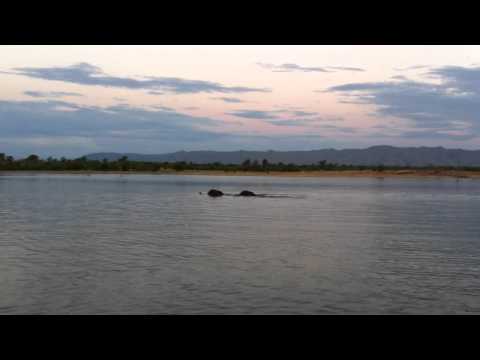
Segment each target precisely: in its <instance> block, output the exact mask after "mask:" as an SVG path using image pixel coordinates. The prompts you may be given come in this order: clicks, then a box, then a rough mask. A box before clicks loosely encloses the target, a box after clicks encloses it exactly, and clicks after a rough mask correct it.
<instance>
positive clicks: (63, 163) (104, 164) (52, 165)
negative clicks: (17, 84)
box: [0, 153, 480, 172]
mask: <svg viewBox="0 0 480 360" xmlns="http://www.w3.org/2000/svg"><path fill="white" fill-rule="evenodd" d="M17 170H23V171H36V170H37V171H38V170H42V171H148V172H155V171H161V170H171V171H185V170H217V171H231V172H234V171H265V172H269V171H286V172H289V171H290V172H294V171H315V170H317V171H318V170H325V171H332V170H337V171H338V170H374V171H378V172H382V171H387V170H437V171H441V170H442V171H443V170H467V171H480V167H472V166H433V165H430V166H423V167H413V166H387V165H383V164H379V165H375V166H364V165H343V164H334V163H328V162H327V161H325V160H322V161H318V162H317V163H315V164H310V165H297V164H292V163H290V164H284V163H282V162H279V163H270V162H268V161H267V160H266V159H263V161H261V162H259V161H257V160H254V161H251V160H246V161H244V162H243V163H242V164H222V163H219V162H216V163H211V164H194V163H191V162H189V163H187V162H184V161H179V162H144V161H130V160H128V158H127V157H122V158H120V159H118V160H113V161H108V160H107V159H104V160H102V161H100V160H88V159H87V158H86V157H81V158H78V159H66V158H61V159H55V158H51V157H49V158H47V159H41V158H40V157H39V156H37V155H30V156H28V157H27V158H24V159H14V158H13V157H12V156H7V155H5V154H2V153H0V171H17Z"/></svg>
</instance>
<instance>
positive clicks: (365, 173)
mask: <svg viewBox="0 0 480 360" xmlns="http://www.w3.org/2000/svg"><path fill="white" fill-rule="evenodd" d="M36 174H50V175H101V174H110V175H133V174H144V175H207V176H266V177H349V178H352V177H353V178H357V177H359V178H365V177H367V178H369V177H370V178H390V177H402V178H405V177H406V178H409V177H414V178H415V177H422V178H438V177H452V178H457V179H462V178H472V179H474V178H475V179H480V171H462V170H420V169H415V170H385V171H374V170H312V171H217V170H184V171H174V170H160V171H155V172H152V171H83V170H79V171H47V170H41V171H27V170H25V171H0V176H9V175H36Z"/></svg>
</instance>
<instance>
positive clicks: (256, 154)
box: [86, 145, 480, 166]
mask: <svg viewBox="0 0 480 360" xmlns="http://www.w3.org/2000/svg"><path fill="white" fill-rule="evenodd" d="M122 156H127V157H128V159H129V160H132V161H151V162H177V161H185V162H193V163H198V164H206V163H214V162H219V163H224V164H227V163H228V164H240V163H242V162H243V161H245V160H247V159H250V160H251V161H254V160H258V161H259V162H261V161H262V160H263V159H267V160H268V161H269V162H271V163H279V162H283V163H285V164H288V163H293V164H299V165H302V164H312V163H317V162H319V161H322V160H326V161H327V162H329V163H337V164H348V165H379V164H383V165H394V166H406V165H409V166H427V165H445V166H480V150H461V149H445V148H443V147H394V146H386V145H381V146H372V147H369V148H366V149H345V150H335V149H323V150H310V151H243V150H240V151H179V152H175V153H169V154H159V155H144V154H133V153H95V154H89V155H86V157H87V158H88V159H91V160H103V159H107V160H117V159H119V158H121V157H122Z"/></svg>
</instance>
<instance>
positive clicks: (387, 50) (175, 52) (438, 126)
mask: <svg viewBox="0 0 480 360" xmlns="http://www.w3.org/2000/svg"><path fill="white" fill-rule="evenodd" d="M0 54H1V56H0V81H1V83H2V86H1V87H0V129H1V130H0V152H5V153H8V154H12V155H14V156H16V157H22V156H26V155H28V154H30V153H36V154H39V155H41V156H44V157H46V156H56V157H60V156H67V157H77V156H81V155H84V154H87V153H91V152H99V151H118V152H140V153H164V152H171V151H178V150H239V149H244V150H253V149H255V150H269V149H274V150H309V149H320V148H330V147H334V148H349V147H350V148H351V147H367V146H371V145H378V144H388V145H397V146H444V147H450V148H467V149H478V148H480V122H479V120H478V114H479V113H480V111H479V110H480V47H479V46H454V47H451V46H0Z"/></svg>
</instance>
